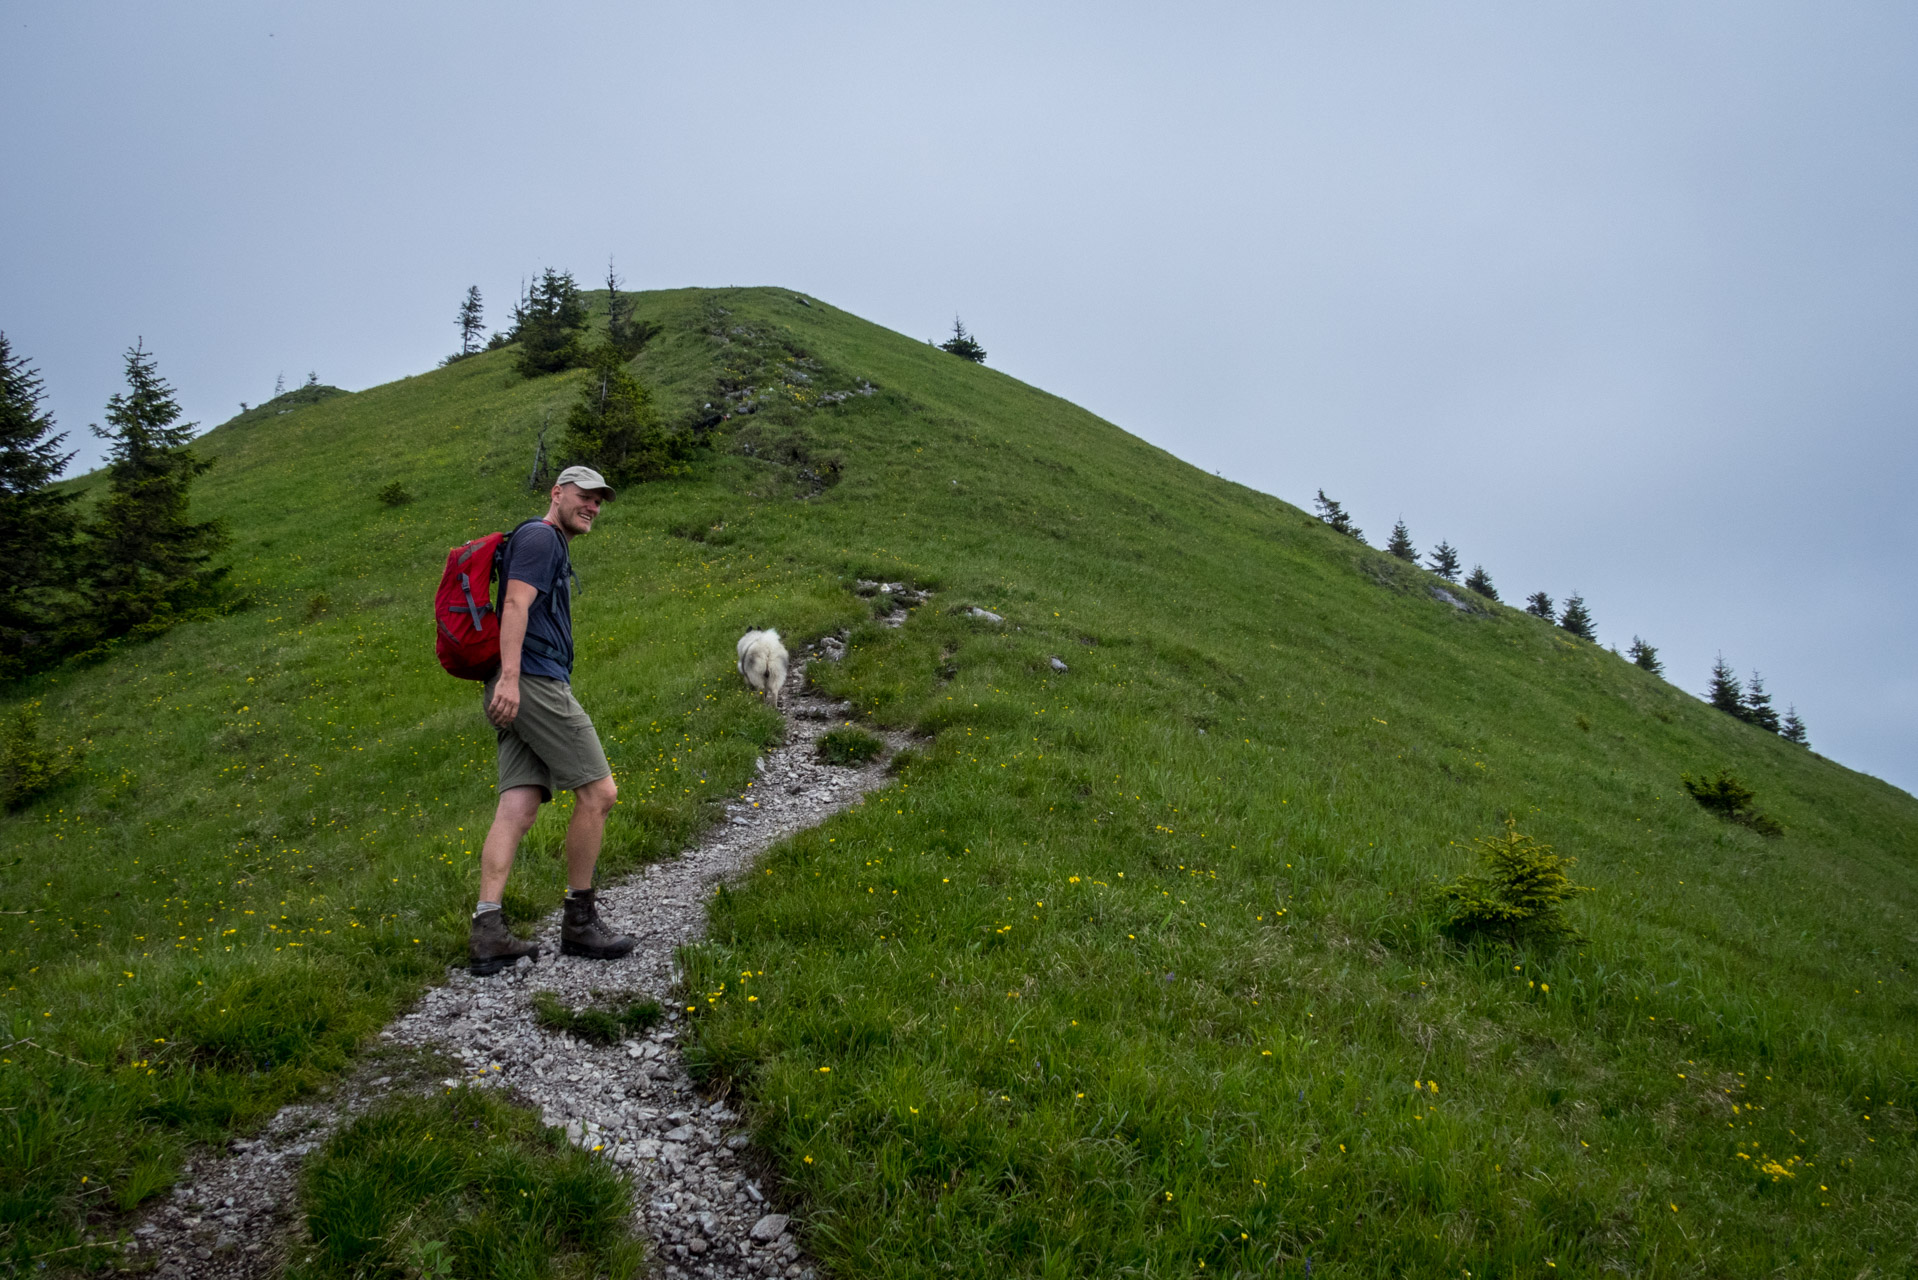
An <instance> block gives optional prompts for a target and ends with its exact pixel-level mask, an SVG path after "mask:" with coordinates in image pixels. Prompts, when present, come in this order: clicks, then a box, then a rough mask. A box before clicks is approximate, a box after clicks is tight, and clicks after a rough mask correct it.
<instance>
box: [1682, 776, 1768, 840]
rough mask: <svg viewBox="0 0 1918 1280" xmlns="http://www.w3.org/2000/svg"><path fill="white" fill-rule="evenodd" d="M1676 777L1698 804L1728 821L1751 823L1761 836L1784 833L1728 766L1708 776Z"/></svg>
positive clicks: (1754, 794)
mask: <svg viewBox="0 0 1918 1280" xmlns="http://www.w3.org/2000/svg"><path fill="white" fill-rule="evenodd" d="M1678 781H1679V783H1680V784H1681V785H1683V786H1684V788H1685V790H1686V791H1687V792H1689V793H1690V794H1691V797H1692V799H1694V800H1696V801H1698V803H1699V805H1700V806H1702V807H1703V808H1705V809H1706V810H1708V811H1709V812H1712V813H1715V814H1717V815H1718V816H1719V817H1721V818H1723V819H1724V820H1725V821H1727V822H1736V823H1737V824H1738V825H1739V826H1741V827H1750V828H1751V829H1752V830H1753V831H1756V832H1757V833H1758V834H1759V835H1761V836H1782V835H1784V834H1785V828H1784V826H1783V824H1781V823H1780V822H1779V821H1778V820H1777V819H1776V818H1773V817H1770V816H1768V815H1767V814H1765V813H1764V812H1763V811H1761V810H1760V809H1759V808H1758V805H1757V800H1758V793H1757V792H1756V791H1753V790H1752V789H1751V788H1750V787H1748V786H1746V785H1745V784H1744V783H1743V782H1740V781H1739V780H1738V778H1737V776H1736V775H1735V774H1733V773H1732V771H1731V770H1730V769H1720V770H1719V771H1718V776H1717V777H1716V778H1711V779H1704V778H1694V777H1692V775H1691V774H1689V773H1681V774H1679V775H1678Z"/></svg>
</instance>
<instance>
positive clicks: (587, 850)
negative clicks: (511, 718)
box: [559, 778, 638, 960]
mask: <svg viewBox="0 0 1918 1280" xmlns="http://www.w3.org/2000/svg"><path fill="white" fill-rule="evenodd" d="M618 799H619V788H618V787H616V786H614V785H613V780H612V779H611V778H601V779H600V780H599V781H598V782H589V783H587V784H586V785H585V786H583V787H581V788H579V790H577V791H575V792H574V793H573V820H572V821H571V822H570V823H568V824H567V826H566V883H567V884H569V885H570V886H572V887H571V888H570V889H569V890H568V891H567V894H566V912H565V919H564V921H563V922H562V923H561V925H560V930H559V949H560V953H561V954H562V955H569V956H584V957H586V958H587V959H591V960H617V959H619V957H621V956H623V955H625V954H626V953H627V952H629V951H631V950H632V949H633V945H634V944H635V943H636V942H637V941H638V939H636V938H634V937H632V936H631V935H630V934H624V933H617V932H615V931H613V930H612V929H609V928H607V927H606V925H605V923H604V922H603V921H601V920H600V918H599V907H598V905H597V903H595V901H594V898H595V896H596V895H595V894H594V892H593V868H594V867H595V866H597V865H598V864H599V846H600V841H601V840H602V839H603V838H604V837H605V835H606V815H607V814H609V813H611V812H612V811H613V803H614V802H615V801H616V800H618Z"/></svg>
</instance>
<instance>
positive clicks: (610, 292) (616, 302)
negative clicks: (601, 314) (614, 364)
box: [606, 258, 659, 360]
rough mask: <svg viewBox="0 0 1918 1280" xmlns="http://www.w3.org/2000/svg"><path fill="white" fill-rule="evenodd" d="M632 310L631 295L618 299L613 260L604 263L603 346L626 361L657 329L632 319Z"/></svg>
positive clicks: (644, 321) (633, 305)
mask: <svg viewBox="0 0 1918 1280" xmlns="http://www.w3.org/2000/svg"><path fill="white" fill-rule="evenodd" d="M636 306H638V303H637V302H636V301H635V300H634V298H633V296H632V295H631V294H625V295H623V296H622V295H621V293H620V291H619V276H618V275H617V274H615V273H614V271H613V260H612V259H611V258H608V259H606V342H607V344H608V345H609V346H611V347H613V348H614V349H615V350H617V351H618V352H619V353H620V355H621V356H623V357H625V358H626V359H628V360H630V359H632V358H633V357H634V356H636V355H638V354H639V353H640V349H641V348H643V347H644V346H645V345H646V344H647V343H648V342H651V341H652V340H653V338H654V336H655V335H657V334H658V333H659V326H658V325H656V324H654V323H652V322H651V321H650V320H634V319H633V309H634V308H635V307H636Z"/></svg>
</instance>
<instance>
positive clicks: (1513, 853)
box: [1439, 818, 1592, 946]
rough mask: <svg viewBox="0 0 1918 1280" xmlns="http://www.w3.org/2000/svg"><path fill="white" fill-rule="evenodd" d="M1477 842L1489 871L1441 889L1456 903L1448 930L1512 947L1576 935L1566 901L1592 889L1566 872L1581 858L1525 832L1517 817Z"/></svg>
mask: <svg viewBox="0 0 1918 1280" xmlns="http://www.w3.org/2000/svg"><path fill="white" fill-rule="evenodd" d="M1476 843H1477V844H1478V847H1479V861H1480V862H1481V863H1483V864H1484V867H1485V872H1484V874H1479V875H1463V876H1460V877H1459V878H1458V879H1457V880H1454V881H1453V882H1452V883H1451V884H1448V885H1446V886H1444V887H1443V888H1441V889H1440V890H1439V896H1440V897H1441V898H1442V899H1444V900H1445V901H1447V902H1449V903H1451V904H1452V913H1451V916H1450V918H1449V919H1448V920H1447V921H1446V927H1447V928H1448V929H1450V930H1451V931H1452V932H1453V933H1454V934H1455V935H1457V936H1459V937H1464V938H1477V937H1492V938H1497V939H1500V940H1501V941H1504V942H1506V943H1508V944H1510V945H1512V946H1517V945H1518V944H1519V943H1521V942H1541V943H1552V942H1558V941H1561V940H1563V939H1566V938H1569V937H1573V936H1575V934H1576V932H1577V931H1576V930H1574V929H1573V928H1572V925H1571V922H1570V921H1568V920H1566V919H1565V914H1564V910H1563V908H1564V905H1565V903H1566V902H1568V901H1570V900H1571V899H1572V898H1574V897H1576V896H1577V895H1578V894H1581V893H1590V892H1591V891H1592V890H1591V886H1589V885H1581V884H1573V883H1572V881H1571V879H1570V877H1568V876H1567V875H1566V874H1565V871H1566V868H1568V867H1570V866H1572V864H1574V863H1576V862H1577V861H1578V859H1577V858H1566V857H1562V856H1560V855H1559V854H1556V853H1553V852H1552V846H1551V845H1549V844H1544V843H1541V842H1540V841H1538V840H1534V839H1533V838H1532V837H1531V836H1528V835H1526V834H1524V833H1523V832H1521V831H1520V830H1519V829H1518V822H1517V820H1516V819H1513V818H1507V819H1506V820H1505V835H1504V836H1503V837H1501V838H1496V839H1492V838H1487V837H1484V836H1481V837H1480V838H1479V839H1478V840H1477V841H1476Z"/></svg>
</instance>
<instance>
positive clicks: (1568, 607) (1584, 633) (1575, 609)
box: [1558, 591, 1598, 641]
mask: <svg viewBox="0 0 1918 1280" xmlns="http://www.w3.org/2000/svg"><path fill="white" fill-rule="evenodd" d="M1558 625H1559V627H1560V628H1561V629H1562V630H1565V631H1569V632H1571V633H1572V634H1573V635H1575V636H1577V637H1578V638H1579V639H1580V640H1594V641H1595V640H1597V639H1598V628H1597V626H1596V625H1595V624H1594V623H1593V622H1592V611H1591V610H1590V609H1587V608H1586V607H1585V597H1584V596H1582V595H1579V594H1578V593H1577V592H1576V591H1574V592H1573V593H1572V594H1571V595H1570V596H1569V597H1567V598H1566V601H1565V612H1564V613H1561V614H1560V615H1559V616H1558Z"/></svg>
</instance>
